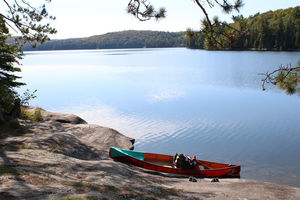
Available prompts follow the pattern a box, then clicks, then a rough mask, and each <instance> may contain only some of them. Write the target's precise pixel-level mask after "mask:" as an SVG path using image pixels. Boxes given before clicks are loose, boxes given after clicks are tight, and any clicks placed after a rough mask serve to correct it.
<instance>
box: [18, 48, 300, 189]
mask: <svg viewBox="0 0 300 200" xmlns="http://www.w3.org/2000/svg"><path fill="white" fill-rule="evenodd" d="M25 54H26V56H25V58H24V60H23V66H22V70H23V72H22V73H21V76H23V81H24V82H26V83H27V86H26V87H24V88H22V89H26V88H30V89H31V90H33V89H37V90H38V98H37V99H35V100H33V101H32V102H31V104H32V105H34V106H40V107H42V108H44V109H47V110H50V111H55V112H66V113H74V114H77V115H79V116H81V117H82V118H84V119H86V120H87V121H88V122H89V123H95V124H99V125H102V126H107V127H112V128H114V129H116V130H118V131H120V132H121V133H123V134H125V135H127V136H130V137H133V138H136V144H135V149H136V150H139V151H147V152H157V153H163V154H175V153H176V152H178V153H179V152H183V153H186V154H189V155H196V156H197V157H198V158H199V159H204V160H210V161H217V162H226V163H232V164H240V165H241V166H242V171H241V177H242V178H247V179H256V180H262V181H270V182H275V183H279V184H287V185H292V186H297V187H300V97H299V96H297V95H293V96H289V95H286V94H285V93H284V92H283V91H281V90H279V89H278V88H276V87H273V86H271V85H269V86H268V89H267V91H264V92H263V91H262V88H261V79H262V78H263V77H262V76H260V75H258V74H259V73H264V72H267V71H269V72H270V71H272V70H274V69H276V68H277V67H278V66H279V65H280V64H282V65H287V64H292V65H295V64H296V63H297V62H298V60H299V59H300V52H246V51H244V52H224V51H204V50H189V49H184V48H173V49H123V50H84V51H44V52H26V53H25Z"/></svg>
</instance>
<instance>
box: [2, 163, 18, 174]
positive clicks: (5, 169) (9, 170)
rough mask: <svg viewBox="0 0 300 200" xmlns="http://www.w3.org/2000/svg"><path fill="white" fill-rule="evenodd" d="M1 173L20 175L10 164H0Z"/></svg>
mask: <svg viewBox="0 0 300 200" xmlns="http://www.w3.org/2000/svg"><path fill="white" fill-rule="evenodd" d="M3 175H21V172H19V171H17V170H16V169H14V168H13V167H11V166H5V165H4V166H0V176H3Z"/></svg>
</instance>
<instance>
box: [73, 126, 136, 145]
mask: <svg viewBox="0 0 300 200" xmlns="http://www.w3.org/2000/svg"><path fill="white" fill-rule="evenodd" d="M72 134H73V135H75V136H76V137H78V138H80V140H82V141H84V142H85V143H87V144H89V145H90V146H92V147H94V148H96V149H101V150H105V151H108V150H109V147H111V146H114V147H118V148H122V149H131V150H133V148H134V146H133V145H134V142H135V139H133V138H130V137H127V136H125V135H123V134H121V133H119V132H118V131H116V130H114V129H111V128H107V127H102V126H99V125H95V124H84V125H77V126H76V129H73V131H72Z"/></svg>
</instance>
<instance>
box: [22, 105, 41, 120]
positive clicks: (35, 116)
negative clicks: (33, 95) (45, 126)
mask: <svg viewBox="0 0 300 200" xmlns="http://www.w3.org/2000/svg"><path fill="white" fill-rule="evenodd" d="M41 111H42V109H41V108H36V109H35V110H34V113H32V112H30V111H28V110H27V109H26V107H21V117H22V118H24V119H28V120H31V121H36V122H40V121H42V120H43V116H42V112H41Z"/></svg>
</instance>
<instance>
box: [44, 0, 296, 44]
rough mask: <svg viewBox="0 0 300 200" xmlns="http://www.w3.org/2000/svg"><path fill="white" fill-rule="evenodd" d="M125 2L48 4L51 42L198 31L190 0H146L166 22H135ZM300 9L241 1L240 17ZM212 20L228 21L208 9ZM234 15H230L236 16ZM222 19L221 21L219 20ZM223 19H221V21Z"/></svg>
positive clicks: (272, 1)
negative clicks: (144, 32) (164, 13)
mask: <svg viewBox="0 0 300 200" xmlns="http://www.w3.org/2000/svg"><path fill="white" fill-rule="evenodd" d="M128 2H129V0H113V1H111V0H110V1H109V0H108V1H107V0H52V2H51V3H50V4H48V11H49V13H50V14H51V15H54V16H56V18H57V19H56V20H55V21H54V22H52V25H53V26H54V27H56V29H57V30H58V33H57V34H56V35H55V36H51V38H74V37H87V36H92V35H98V34H103V33H107V32H114V31H122V30H133V29H134V30H161V31H185V30H186V29H187V28H192V29H199V27H200V20H201V19H202V18H203V14H202V12H201V10H200V8H199V7H197V6H196V4H195V3H194V2H193V0H150V2H152V3H153V4H154V6H155V7H156V8H158V7H165V8H166V9H167V18H166V19H163V20H160V21H159V22H156V21H147V22H139V21H138V20H137V19H135V18H134V17H133V16H131V15H129V14H127V13H126V6H127V4H128ZM297 5H300V0H245V6H244V7H243V8H242V9H241V12H240V13H241V14H243V15H244V16H249V15H253V14H255V13H257V12H261V13H262V12H266V11H269V10H276V9H280V8H283V9H284V8H288V7H294V6H297ZM209 12H210V14H211V15H212V16H214V15H218V16H221V19H223V20H229V19H230V16H225V15H224V14H223V13H222V11H221V10H219V9H213V10H211V9H210V11H209ZM236 14H237V13H234V15H236ZM222 16H223V17H222ZM224 16H225V17H224Z"/></svg>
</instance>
